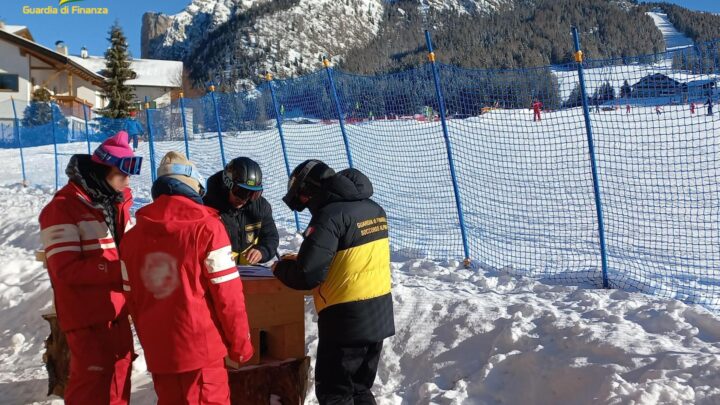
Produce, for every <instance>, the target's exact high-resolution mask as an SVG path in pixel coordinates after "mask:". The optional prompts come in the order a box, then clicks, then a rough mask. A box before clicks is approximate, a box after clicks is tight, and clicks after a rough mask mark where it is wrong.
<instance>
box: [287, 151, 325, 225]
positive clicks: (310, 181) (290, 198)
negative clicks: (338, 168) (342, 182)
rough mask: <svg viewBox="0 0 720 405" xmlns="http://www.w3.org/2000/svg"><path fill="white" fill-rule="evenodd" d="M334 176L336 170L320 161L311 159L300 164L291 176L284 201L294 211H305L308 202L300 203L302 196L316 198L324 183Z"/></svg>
mask: <svg viewBox="0 0 720 405" xmlns="http://www.w3.org/2000/svg"><path fill="white" fill-rule="evenodd" d="M334 175H335V170H333V169H331V168H330V166H328V165H326V164H325V163H323V162H321V161H319V160H315V159H310V160H306V161H304V162H302V163H300V164H299V165H298V166H297V167H296V168H295V170H293V172H292V174H291V175H290V180H288V187H287V194H285V197H283V201H284V202H285V204H287V206H288V208H290V209H291V210H293V211H298V212H299V211H302V210H304V209H305V207H307V201H305V202H302V201H300V195H301V194H302V195H304V196H306V197H313V196H315V195H316V194H317V193H319V192H320V191H321V185H322V181H323V180H325V179H327V178H329V177H332V176H334Z"/></svg>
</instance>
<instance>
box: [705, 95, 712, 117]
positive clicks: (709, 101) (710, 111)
mask: <svg viewBox="0 0 720 405" xmlns="http://www.w3.org/2000/svg"><path fill="white" fill-rule="evenodd" d="M705 105H706V106H707V115H710V116H712V115H713V101H712V97H708V99H707V101H706V102H705Z"/></svg>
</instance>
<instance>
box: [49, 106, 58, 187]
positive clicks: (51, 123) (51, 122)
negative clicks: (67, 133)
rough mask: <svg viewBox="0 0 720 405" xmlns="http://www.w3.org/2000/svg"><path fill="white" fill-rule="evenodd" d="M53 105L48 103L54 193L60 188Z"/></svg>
mask: <svg viewBox="0 0 720 405" xmlns="http://www.w3.org/2000/svg"><path fill="white" fill-rule="evenodd" d="M53 107H55V104H54V103H52V102H50V116H51V117H52V119H51V121H50V128H51V129H52V137H53V149H54V154H55V191H57V190H58V188H59V187H60V179H59V176H60V174H59V173H58V148H57V139H56V138H55V108H53Z"/></svg>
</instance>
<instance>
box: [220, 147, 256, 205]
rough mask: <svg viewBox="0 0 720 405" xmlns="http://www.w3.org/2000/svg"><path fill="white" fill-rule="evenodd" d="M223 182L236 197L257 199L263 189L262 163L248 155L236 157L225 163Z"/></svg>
mask: <svg viewBox="0 0 720 405" xmlns="http://www.w3.org/2000/svg"><path fill="white" fill-rule="evenodd" d="M223 182H224V183H225V186H226V187H227V188H228V189H229V190H230V192H231V193H233V195H235V197H237V198H240V199H243V200H247V199H251V200H255V199H257V198H259V197H260V195H261V194H262V191H263V184H262V170H260V165H258V164H257V162H255V161H254V160H252V159H250V158H246V157H239V158H235V159H233V160H231V161H230V162H229V163H228V164H227V165H225V170H223Z"/></svg>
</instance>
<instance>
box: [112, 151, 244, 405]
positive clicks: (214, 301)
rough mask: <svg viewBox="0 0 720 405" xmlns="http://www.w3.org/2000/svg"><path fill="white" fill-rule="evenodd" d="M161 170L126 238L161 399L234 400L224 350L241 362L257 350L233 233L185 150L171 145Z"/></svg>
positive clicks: (137, 318) (167, 404) (133, 292)
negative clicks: (206, 199) (207, 197)
mask: <svg viewBox="0 0 720 405" xmlns="http://www.w3.org/2000/svg"><path fill="white" fill-rule="evenodd" d="M158 176H159V177H158V179H157V180H156V181H155V183H154V184H153V186H152V190H151V193H152V197H153V200H154V201H153V203H151V204H149V205H147V206H145V207H143V208H141V209H139V210H138V211H137V213H136V218H137V224H136V225H135V227H134V228H133V229H132V230H130V231H129V232H128V233H127V235H125V238H124V239H123V243H122V245H121V252H122V253H121V259H122V266H123V273H122V275H123V290H124V292H125V297H126V298H127V301H128V306H129V309H130V314H131V315H132V319H133V321H134V325H135V329H136V331H137V334H138V338H139V339H140V344H141V345H142V347H143V349H144V350H145V360H146V362H147V366H148V370H149V371H150V372H151V373H152V378H153V384H154V386H155V392H156V393H157V396H158V404H159V405H175V404H230V391H229V387H228V374H227V370H226V369H225V361H224V360H225V357H226V356H227V357H229V359H228V363H229V364H233V365H234V366H237V365H239V363H243V362H245V361H248V360H250V358H251V357H252V355H253V348H252V345H251V342H250V333H249V332H250V330H249V327H248V320H247V314H246V312H245V298H244V295H243V285H242V282H241V281H240V277H239V273H238V271H237V268H236V267H235V260H234V259H233V257H232V248H231V246H230V239H229V237H228V234H227V232H226V231H225V227H224V225H223V223H222V221H221V220H220V216H219V215H218V213H217V211H216V210H214V209H212V208H209V207H205V206H204V205H203V203H202V195H203V194H204V188H203V184H204V183H205V181H204V180H203V179H202V177H201V176H200V175H199V174H198V172H197V168H196V167H195V165H193V164H192V163H191V162H190V161H188V160H187V158H185V156H184V155H182V154H180V153H177V152H168V154H167V155H165V157H164V158H163V159H162V161H161V162H160V167H159V168H158Z"/></svg>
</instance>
